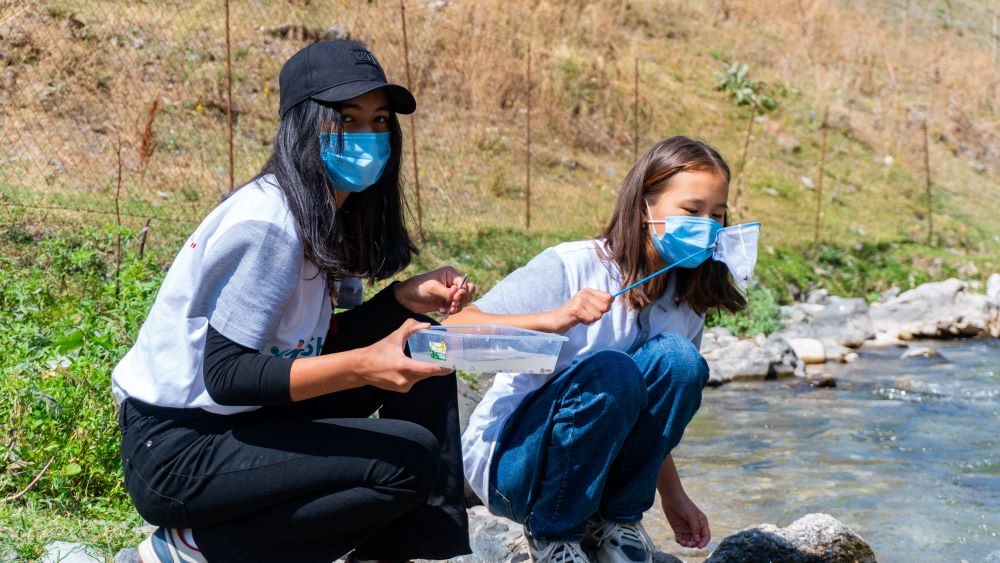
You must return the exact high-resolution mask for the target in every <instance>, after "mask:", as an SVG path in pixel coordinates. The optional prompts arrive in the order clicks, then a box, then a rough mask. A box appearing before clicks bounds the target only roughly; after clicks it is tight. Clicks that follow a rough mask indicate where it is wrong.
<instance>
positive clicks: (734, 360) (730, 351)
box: [701, 328, 805, 385]
mask: <svg viewBox="0 0 1000 563" xmlns="http://www.w3.org/2000/svg"><path fill="white" fill-rule="evenodd" d="M701 353H702V355H703V356H704V357H705V360H706V361H708V367H709V381H708V384H709V385H722V384H723V383H728V382H730V381H750V380H760V379H777V378H780V377H793V376H796V375H804V374H805V366H804V365H803V364H802V362H801V361H800V360H799V358H798V356H796V355H795V351H794V350H792V347H791V346H789V344H788V342H787V341H786V340H785V339H783V338H776V337H773V336H772V337H771V338H767V339H739V338H736V337H734V336H733V335H732V334H731V333H730V332H729V331H728V330H725V329H720V328H712V329H709V330H707V331H705V335H704V337H703V338H702V342H701Z"/></svg>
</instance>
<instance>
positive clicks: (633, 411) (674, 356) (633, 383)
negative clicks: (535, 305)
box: [489, 334, 708, 541]
mask: <svg viewBox="0 0 1000 563" xmlns="http://www.w3.org/2000/svg"><path fill="white" fill-rule="evenodd" d="M706 383H708V364H706V363H705V360H704V358H702V357H701V354H699V353H698V350H697V349H696V348H695V347H694V345H693V344H692V343H691V342H690V341H689V340H687V339H686V338H684V337H683V336H681V335H677V334H662V335H659V336H657V337H655V338H653V339H651V340H649V341H648V342H647V343H646V344H645V345H643V346H642V347H641V348H639V349H638V350H637V351H636V352H635V353H633V354H632V355H629V354H626V353H624V352H619V351H614V350H604V351H600V352H596V353H594V354H591V355H589V356H587V357H585V358H583V359H582V360H579V361H578V362H576V363H574V364H573V365H572V366H570V367H569V368H568V369H566V371H564V372H563V373H561V374H559V375H558V376H556V377H554V378H552V379H551V380H549V381H547V382H546V383H545V385H544V386H542V387H541V388H539V389H537V390H535V391H534V392H532V393H531V394H530V395H528V396H527V397H526V398H525V399H524V401H523V402H522V403H521V404H520V405H519V406H518V408H517V410H515V411H514V413H513V414H511V416H510V418H509V419H508V420H507V422H506V423H505V424H504V428H503V430H502V431H501V433H500V437H499V440H498V442H497V446H496V450H495V452H494V454H493V463H492V469H491V475H490V490H489V493H490V499H489V500H490V507H491V509H492V510H493V511H494V512H497V513H499V514H503V515H505V516H507V517H508V518H510V519H511V520H514V521H516V522H520V523H521V524H524V525H525V527H526V528H527V530H528V533H530V534H531V535H532V536H534V537H537V538H539V539H542V540H547V541H579V540H581V539H583V537H584V533H585V531H586V523H587V520H588V519H590V518H591V517H592V516H594V515H597V514H599V515H601V516H602V517H605V518H608V519H611V520H614V521H618V522H637V521H639V520H640V519H642V514H643V513H644V512H645V511H646V510H648V509H649V508H650V507H652V506H653V501H654V499H655V493H656V482H657V477H658V476H659V471H660V465H661V464H662V463H663V459H664V458H665V457H666V456H667V454H669V453H670V451H671V450H672V449H673V448H674V447H675V446H677V444H678V443H679V442H680V440H681V436H682V435H683V434H684V428H685V427H686V426H687V424H688V422H690V421H691V418H692V417H694V414H695V412H697V410H698V407H699V406H700V405H701V391H702V389H703V388H704V386H705V384H706Z"/></svg>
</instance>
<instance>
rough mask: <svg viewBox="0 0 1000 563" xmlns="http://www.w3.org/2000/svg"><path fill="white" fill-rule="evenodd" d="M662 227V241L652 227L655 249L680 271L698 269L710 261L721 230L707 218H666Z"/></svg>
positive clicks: (719, 226) (714, 221)
mask: <svg viewBox="0 0 1000 563" xmlns="http://www.w3.org/2000/svg"><path fill="white" fill-rule="evenodd" d="M657 223H659V221H657ZM663 227H664V232H663V236H662V237H660V236H658V235H657V234H656V230H655V229H653V227H652V225H650V234H651V235H652V237H653V246H654V247H655V248H656V252H657V254H659V255H660V258H662V259H663V261H664V262H665V263H666V264H667V265H673V264H676V266H677V267H678V268H697V267H698V266H699V265H701V263H702V262H704V261H705V260H707V259H708V258H709V257H710V256H711V255H712V249H713V248H714V247H715V238H716V236H718V234H719V231H721V230H722V225H721V224H720V223H719V222H718V221H716V220H714V219H709V218H708V217H687V216H674V217H666V218H664V220H663Z"/></svg>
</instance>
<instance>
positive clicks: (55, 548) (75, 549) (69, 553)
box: [39, 541, 105, 563]
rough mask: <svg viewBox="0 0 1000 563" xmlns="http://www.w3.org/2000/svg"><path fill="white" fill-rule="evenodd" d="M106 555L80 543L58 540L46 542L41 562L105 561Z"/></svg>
mask: <svg viewBox="0 0 1000 563" xmlns="http://www.w3.org/2000/svg"><path fill="white" fill-rule="evenodd" d="M104 561H105V557H104V556H103V555H98V554H96V553H95V552H93V551H91V550H90V548H88V547H87V546H84V545H80V544H78V543H70V542H65V541H56V542H51V543H47V544H45V554H44V555H42V558H41V559H40V560H39V562H40V563H104Z"/></svg>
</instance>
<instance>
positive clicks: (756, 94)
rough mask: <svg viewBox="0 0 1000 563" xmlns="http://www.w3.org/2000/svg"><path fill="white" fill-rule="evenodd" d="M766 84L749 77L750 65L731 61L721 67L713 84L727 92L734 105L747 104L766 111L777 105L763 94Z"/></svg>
mask: <svg viewBox="0 0 1000 563" xmlns="http://www.w3.org/2000/svg"><path fill="white" fill-rule="evenodd" d="M766 87H767V86H766V84H764V83H763V82H760V81H757V80H754V79H752V78H750V67H749V66H748V65H747V64H746V63H733V64H732V65H730V66H728V67H723V70H722V72H720V73H719V75H718V81H717V82H716V84H715V88H716V89H717V90H722V91H723V92H727V93H729V95H730V96H731V97H732V98H733V100H735V101H736V105H739V106H745V105H749V106H752V107H754V108H756V109H764V110H767V111H770V110H773V109H774V108H776V107H778V103H777V102H775V101H774V99H773V98H771V97H770V96H767V95H765V94H763V93H762V92H763V91H764V90H765V89H766Z"/></svg>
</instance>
